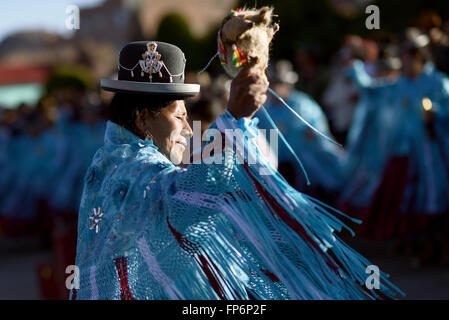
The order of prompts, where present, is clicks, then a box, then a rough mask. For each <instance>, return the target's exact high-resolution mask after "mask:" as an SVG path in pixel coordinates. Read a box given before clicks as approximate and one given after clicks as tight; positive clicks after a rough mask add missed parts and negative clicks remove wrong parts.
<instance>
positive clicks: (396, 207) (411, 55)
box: [0, 21, 449, 297]
mask: <svg viewBox="0 0 449 320" xmlns="http://www.w3.org/2000/svg"><path fill="white" fill-rule="evenodd" d="M206 59H207V57H205V60H206ZM267 73H268V77H269V81H270V87H271V88H272V89H273V90H274V91H275V92H276V93H277V94H278V95H279V97H280V98H281V99H282V100H284V101H285V102H286V104H288V105H289V106H290V107H291V108H293V109H294V110H295V111H296V113H298V114H299V115H300V116H301V117H302V118H303V120H305V121H302V120H301V119H299V118H298V117H297V116H295V115H294V114H293V113H292V112H291V111H290V110H289V109H288V108H287V107H285V105H284V104H283V102H282V101H281V99H279V97H276V96H274V95H272V94H270V93H269V94H268V101H267V103H266V104H265V105H264V110H260V111H259V112H258V113H257V115H256V116H257V117H258V118H259V128H260V129H268V130H269V129H273V123H272V121H273V122H274V123H275V124H276V126H277V129H278V130H279V132H280V133H281V134H282V137H283V138H285V140H286V141H288V143H289V145H290V146H291V148H292V150H290V149H289V148H288V147H287V145H286V144H285V143H283V142H282V141H281V139H279V144H278V154H277V155H278V156H277V158H276V157H275V158H276V162H275V164H274V165H275V166H277V167H278V170H279V171H280V172H281V173H282V174H283V176H284V177H285V179H286V180H287V181H288V182H289V183H290V184H291V185H293V186H294V187H295V188H297V189H299V190H301V191H303V192H305V193H308V194H311V195H313V196H315V197H316V198H317V199H319V200H321V201H324V202H325V203H328V204H330V205H333V206H335V207H337V208H338V209H341V210H342V211H344V212H346V213H347V214H349V215H350V216H353V217H356V218H360V219H361V220H363V223H362V224H361V225H356V224H354V225H351V227H353V228H354V229H355V231H356V233H358V234H359V235H360V236H362V237H367V238H371V239H376V240H392V241H394V242H393V244H394V246H392V250H393V251H394V252H395V253H396V254H405V255H407V256H408V257H410V258H411V261H412V262H413V263H414V264H415V265H419V266H423V265H427V264H443V265H448V264H449V237H448V234H449V218H448V215H449V80H448V76H447V74H449V22H448V21H446V22H444V21H440V22H439V23H438V24H437V26H435V25H431V26H430V27H426V26H424V27H421V28H409V29H407V30H406V31H405V32H404V33H402V34H398V35H393V36H389V37H387V38H386V39H383V40H382V41H373V40H368V39H363V38H361V37H360V36H356V35H348V36H347V37H346V39H345V41H344V42H343V43H342V45H341V48H340V50H339V51H338V52H335V54H334V56H333V57H332V58H331V59H330V60H328V61H324V62H323V61H322V60H321V61H320V59H319V58H318V57H317V56H315V55H314V52H313V50H308V49H304V48H301V49H298V51H297V53H296V54H295V56H294V59H292V61H287V60H279V61H273V62H272V63H271V65H270V66H269V69H268V71H267ZM186 82H198V83H200V84H201V95H200V96H198V97H195V98H192V99H190V100H188V101H187V106H188V111H189V118H190V121H193V120H200V121H201V129H202V131H204V130H205V129H207V127H208V126H209V124H210V123H212V122H213V121H214V120H215V118H216V117H217V116H218V115H220V114H221V113H223V112H224V110H225V107H226V103H227V98H228V95H229V88H230V80H229V78H228V77H227V76H225V75H223V74H221V75H214V76H211V75H210V74H208V73H207V72H204V73H202V74H201V75H197V74H195V73H190V74H188V75H187V77H186ZM265 111H266V112H265ZM267 114H268V115H269V117H267ZM106 119H107V101H105V100H104V99H101V98H100V95H99V90H96V91H95V90H90V91H89V90H85V89H79V88H64V89H59V90H57V91H55V92H52V93H51V94H47V95H45V97H43V98H42V99H41V100H40V101H39V103H38V104H37V105H36V106H28V105H24V104H23V105H20V106H19V107H18V108H16V109H6V108H2V109H0V148H1V151H0V167H1V172H2V174H1V176H0V189H1V194H2V197H1V198H0V236H4V237H6V236H17V235H23V234H28V235H30V234H33V235H37V236H38V237H39V239H40V240H41V241H42V245H44V246H51V247H52V248H53V250H54V251H55V252H59V255H60V257H59V258H56V260H57V261H58V262H56V265H57V266H56V267H54V268H55V270H56V269H57V268H59V269H60V270H59V272H60V273H61V274H63V271H61V270H63V269H61V268H62V267H63V266H67V265H69V264H73V259H74V255H73V254H74V248H75V246H76V243H75V242H76V216H77V210H78V206H79V201H80V195H81V192H82V190H81V188H82V186H83V179H84V174H85V170H86V168H87V167H88V166H89V164H90V162H91V160H92V157H93V155H94V153H95V151H96V150H97V149H98V148H99V147H100V146H101V145H102V143H103V133H104V128H105V122H106ZM306 122H307V123H306ZM312 127H313V128H316V129H317V130H318V131H319V132H321V133H322V134H324V135H326V136H327V137H329V138H330V139H332V140H334V141H336V142H338V143H341V144H342V145H343V147H341V146H338V143H336V142H335V143H334V142H332V141H330V139H326V138H325V137H323V136H321V135H320V134H318V133H316V132H315V131H314V129H313V128H312ZM292 151H293V152H292ZM273 152H274V151H273ZM298 160H299V161H298ZM303 168H304V170H303ZM308 180H309V181H310V185H308V184H307V181H308ZM67 248H69V249H67ZM61 252H65V253H61ZM58 259H59V260H58ZM42 277H43V276H42ZM44 280H45V279H44ZM44 280H42V281H44ZM55 281H56V280H55ZM43 283H44V284H43V286H44V287H45V281H44V282H43ZM49 290H50V289H49ZM55 296H58V294H57V293H54V294H53V295H52V293H48V292H47V293H46V297H55Z"/></svg>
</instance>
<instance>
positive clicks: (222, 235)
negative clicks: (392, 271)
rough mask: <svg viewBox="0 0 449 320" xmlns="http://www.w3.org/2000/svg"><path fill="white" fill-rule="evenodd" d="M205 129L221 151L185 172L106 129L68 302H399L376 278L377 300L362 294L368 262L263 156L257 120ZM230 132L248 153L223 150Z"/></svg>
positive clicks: (372, 292) (90, 179)
mask: <svg viewBox="0 0 449 320" xmlns="http://www.w3.org/2000/svg"><path fill="white" fill-rule="evenodd" d="M211 128H212V129H218V130H219V131H218V130H217V131H216V132H217V134H216V135H215V139H217V140H214V143H215V141H217V142H218V141H220V142H222V139H223V140H225V141H228V143H227V144H226V143H225V144H224V145H223V144H218V145H221V146H222V147H223V146H224V147H223V149H220V148H219V147H217V148H215V147H214V149H213V150H214V152H211V150H210V149H209V151H208V153H207V154H210V156H209V157H208V156H207V154H206V156H205V157H204V156H203V161H202V162H201V163H199V164H195V163H192V164H190V165H189V166H188V167H187V168H186V169H181V168H179V167H176V166H174V165H173V164H172V163H171V162H170V161H169V160H168V159H167V158H166V157H165V156H163V155H162V154H161V153H160V152H159V151H158V149H157V147H156V146H154V145H153V143H152V142H151V140H146V141H144V140H141V139H140V138H138V137H137V136H135V135H134V134H133V133H131V132H130V131H128V130H126V129H124V128H122V127H120V126H118V125H117V124H115V123H113V122H108V123H107V128H106V133H105V139H104V146H103V147H102V148H100V149H99V150H98V151H97V153H96V154H95V156H94V159H93V161H92V164H91V166H90V168H89V169H88V171H87V174H86V178H85V187H84V192H83V196H82V200H81V205H80V212H79V219H78V243H77V257H76V265H77V266H78V267H79V271H80V274H79V278H78V280H79V287H78V286H77V284H76V281H75V282H74V285H75V288H74V289H72V290H71V298H72V299H75V298H76V299H365V298H379V297H386V296H390V297H391V296H394V295H395V294H396V292H397V291H396V289H395V288H394V286H392V285H391V284H390V283H389V282H388V281H387V280H386V279H385V277H384V275H383V274H382V275H381V280H380V281H381V282H380V283H381V285H380V290H377V289H367V288H366V287H365V281H366V278H367V274H366V273H365V269H366V267H367V266H368V265H370V264H371V263H370V262H369V261H367V260H366V259H364V258H363V257H361V256H360V255H359V254H357V253H356V252H355V251H353V250H352V249H350V248H349V247H348V246H347V245H346V244H344V243H343V242H342V241H341V240H340V239H339V238H338V237H337V235H336V234H335V233H334V231H335V230H340V229H341V228H342V227H343V226H344V225H343V224H342V223H341V222H340V221H339V220H337V219H336V218H335V217H334V216H333V215H332V214H331V213H330V212H329V211H328V210H332V209H331V208H329V207H328V206H326V205H325V204H322V203H320V202H319V201H318V200H315V199H313V198H310V197H308V196H306V195H305V194H302V193H299V192H298V191H296V190H295V189H293V188H292V187H290V186H289V185H288V184H287V183H286V181H285V180H284V179H283V178H282V177H281V176H280V175H279V174H278V173H277V172H276V171H274V170H273V169H272V168H271V167H270V166H269V164H267V163H266V162H265V160H264V159H263V158H262V157H260V154H259V153H258V151H257V148H256V147H255V146H254V145H253V142H254V140H253V138H254V137H255V136H256V135H257V131H256V130H255V122H254V120H248V119H246V118H242V119H240V120H239V121H236V120H235V119H234V118H233V117H232V116H231V115H230V114H229V113H228V112H226V113H225V114H224V115H222V116H220V117H219V118H217V120H216V121H215V122H214V123H213V124H212V126H211ZM237 128H238V129H241V130H242V131H243V132H244V133H245V135H246V136H248V137H249V140H248V141H249V142H248V143H247V144H246V145H245V146H243V145H241V141H242V140H239V139H236V140H235V141H234V144H232V143H229V141H232V140H228V139H231V137H230V136H229V131H226V129H237ZM220 132H221V133H220ZM214 143H211V144H209V145H207V146H206V147H205V149H204V150H203V155H204V153H206V150H208V149H207V148H208V147H211V146H212V145H213V144H214ZM244 149H245V150H244ZM220 150H221V151H220ZM242 150H244V151H242ZM238 159H240V162H239V160H238ZM241 159H244V161H241ZM254 160H257V161H254ZM261 172H264V174H261ZM267 173H270V174H267Z"/></svg>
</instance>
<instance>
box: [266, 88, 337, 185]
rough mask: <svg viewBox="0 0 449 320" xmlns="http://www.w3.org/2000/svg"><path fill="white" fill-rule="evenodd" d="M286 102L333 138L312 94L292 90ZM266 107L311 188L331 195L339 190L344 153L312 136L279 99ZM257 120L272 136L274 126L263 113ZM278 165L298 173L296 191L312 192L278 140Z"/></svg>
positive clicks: (293, 160)
mask: <svg viewBox="0 0 449 320" xmlns="http://www.w3.org/2000/svg"><path fill="white" fill-rule="evenodd" d="M286 103H287V104H288V105H289V106H290V107H292V108H293V109H294V110H295V111H296V112H297V113H298V114H299V115H301V117H303V118H304V119H305V120H306V121H307V122H308V123H310V124H311V125H312V126H314V127H315V128H316V129H318V130H319V131H320V132H322V133H323V134H325V135H327V136H330V135H331V133H330V130H329V125H328V122H327V119H326V116H325V114H324V112H323V111H322V109H321V107H320V106H319V105H318V104H317V103H316V102H315V100H313V99H312V98H311V97H310V96H309V95H307V94H306V93H304V92H300V91H296V90H293V91H292V92H291V93H290V95H289V96H288V98H287V99H286ZM264 107H265V109H266V111H267V112H268V114H269V115H270V117H271V118H272V119H273V121H274V123H275V124H276V126H277V127H278V129H279V131H280V132H281V133H282V134H283V135H284V137H285V139H286V140H287V142H288V143H289V145H290V146H291V147H292V148H293V150H294V151H295V153H296V155H297V156H298V158H299V159H300V160H301V162H302V164H303V166H304V168H305V170H306V172H307V174H308V176H309V180H310V183H311V187H312V188H313V187H319V188H321V189H322V190H325V191H328V192H331V193H333V192H336V191H337V190H339V188H340V186H341V184H342V182H343V179H342V175H341V166H342V161H343V155H344V152H343V150H342V149H340V148H339V147H338V146H336V145H334V144H332V143H330V142H329V141H327V140H325V139H323V138H322V137H320V136H318V135H316V134H315V133H313V131H312V130H311V129H310V128H309V127H307V125H306V124H304V123H303V122H302V121H300V120H299V119H298V118H296V117H295V116H294V115H293V114H292V113H291V111H290V110H288V109H287V108H286V107H284V106H283V105H282V104H281V103H280V102H278V101H277V100H273V99H271V100H270V101H269V102H268V103H267V104H265V105H264ZM257 117H258V118H259V120H260V122H259V128H261V129H265V130H266V132H267V134H266V135H267V137H269V130H270V129H272V127H271V126H270V124H269V122H268V121H267V119H266V117H265V116H264V114H263V113H262V111H258V112H257ZM278 162H279V163H282V162H288V163H290V164H292V165H293V167H294V171H295V173H296V178H295V185H294V186H295V187H296V188H297V189H299V190H310V189H305V185H306V179H305V176H304V174H303V172H302V171H301V168H300V166H299V164H298V162H297V161H296V160H295V158H294V156H293V155H292V153H291V152H290V151H289V150H288V149H287V148H286V146H285V144H284V143H283V142H282V141H280V140H279V141H278Z"/></svg>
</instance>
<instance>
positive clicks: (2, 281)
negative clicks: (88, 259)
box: [0, 0, 449, 299]
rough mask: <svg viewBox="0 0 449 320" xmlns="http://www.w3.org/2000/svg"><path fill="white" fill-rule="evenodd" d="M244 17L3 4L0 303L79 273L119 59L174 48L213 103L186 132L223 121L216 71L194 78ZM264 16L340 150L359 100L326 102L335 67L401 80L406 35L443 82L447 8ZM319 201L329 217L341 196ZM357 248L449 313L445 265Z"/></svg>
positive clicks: (181, 0)
mask: <svg viewBox="0 0 449 320" xmlns="http://www.w3.org/2000/svg"><path fill="white" fill-rule="evenodd" d="M73 4H74V5H77V6H79V8H80V29H79V30H69V29H67V27H66V20H67V17H68V15H67V13H66V8H67V7H68V6H69V5H73ZM245 4H246V5H248V6H253V5H254V4H255V1H238V0H73V1H68V0H45V1H34V0H15V1H3V2H2V4H1V5H0V6H1V10H0V125H1V127H0V153H1V154H0V168H1V170H2V171H1V172H2V173H1V180H0V194H1V195H0V222H1V223H0V261H1V265H0V299H66V298H67V297H68V290H67V289H65V287H64V281H65V277H66V275H65V273H64V272H65V267H66V266H67V265H70V264H74V250H75V246H76V212H77V207H78V203H79V197H80V194H81V191H82V184H83V177H84V172H85V170H86V168H87V166H88V165H89V164H90V160H91V157H92V156H93V154H94V152H95V150H96V149H97V148H98V147H100V146H101V144H102V139H103V130H104V123H105V119H106V116H105V114H106V106H107V103H108V101H109V99H110V98H111V95H110V94H108V93H105V92H101V90H100V89H99V80H100V79H101V78H108V77H114V76H115V74H116V72H117V56H118V52H119V50H120V48H121V47H123V45H125V44H126V43H127V42H130V41H136V40H160V41H165V42H170V43H174V44H176V45H178V46H179V47H180V48H182V49H183V51H184V52H185V54H186V57H187V67H186V68H187V72H188V75H187V80H189V81H192V82H199V83H200V84H201V85H202V91H203V92H204V93H203V95H205V96H207V95H208V94H210V95H214V96H215V97H216V101H215V102H216V103H215V104H214V105H213V106H211V105H208V108H209V110H208V113H207V112H206V113H207V114H206V113H205V112H204V110H201V109H200V108H199V106H200V105H201V104H196V105H195V104H194V103H192V104H191V108H190V110H189V111H190V112H191V114H192V118H193V119H199V120H204V121H206V122H211V121H212V120H213V119H214V117H215V116H216V115H217V114H220V113H221V112H222V111H223V108H224V105H225V104H224V101H226V92H225V91H226V90H225V88H226V86H229V83H227V81H228V78H227V77H226V76H225V75H224V74H223V72H222V69H221V66H220V63H219V62H218V60H214V61H212V63H211V65H210V67H209V68H208V69H207V72H206V73H204V74H202V75H201V76H197V74H196V72H197V71H199V70H200V69H202V68H203V67H204V66H205V65H206V63H207V62H208V61H209V59H210V58H211V57H212V56H213V55H214V54H215V52H216V34H217V30H218V27H219V25H220V23H221V21H222V19H223V17H225V16H226V15H227V13H228V12H229V10H230V9H232V8H236V7H240V6H243V5H245ZM267 4H268V5H273V6H274V8H275V12H276V14H278V20H279V21H280V31H279V33H278V34H277V35H276V37H275V39H274V42H273V45H272V52H271V53H272V57H273V61H275V60H279V59H287V60H289V61H290V62H291V65H292V68H293V69H294V71H296V72H297V73H298V75H299V81H298V82H297V83H296V85H295V86H296V89H297V90H301V91H303V92H305V93H307V94H309V95H310V96H311V97H313V99H314V100H316V101H317V103H318V104H319V105H320V106H321V107H322V108H323V111H324V113H325V115H326V116H327V119H328V121H329V125H330V130H331V133H332V134H333V136H334V137H335V138H336V139H337V140H338V141H339V142H341V143H342V144H345V141H346V138H347V134H348V131H349V128H350V125H351V119H352V115H353V112H354V109H355V106H356V104H357V101H358V99H359V96H358V94H357V92H353V94H349V91H348V95H347V96H345V97H340V96H338V95H333V94H331V93H330V92H329V91H328V90H327V89H328V88H329V87H330V83H331V82H332V80H333V79H335V78H336V74H337V73H338V70H340V69H341V67H342V64H340V63H342V62H341V61H342V60H341V57H342V56H343V55H345V54H346V55H348V57H349V56H350V57H351V59H352V58H358V59H361V60H363V61H364V62H365V64H366V65H367V66H368V67H367V68H369V66H370V65H374V64H375V63H377V62H379V61H380V62H385V61H387V62H388V63H390V64H389V65H388V66H389V67H388V68H384V69H382V71H384V72H385V74H382V75H387V76H392V77H394V76H397V73H398V70H399V67H398V66H396V65H395V61H396V60H395V59H389V58H391V56H389V51H388V50H389V49H388V48H390V46H391V45H395V44H397V43H398V41H399V34H400V33H401V32H403V31H404V30H405V29H406V28H407V27H410V26H414V27H417V28H419V29H420V30H422V31H423V32H425V33H426V34H428V35H429V36H430V37H431V41H432V45H433V49H434V52H433V53H434V56H435V58H437V59H436V61H435V63H436V67H437V68H438V69H439V70H440V71H442V72H445V73H448V72H449V54H448V53H449V51H448V48H449V41H448V40H447V39H448V34H449V20H448V19H449V2H448V1H418V0H411V1H407V2H404V1H394V0H378V1H370V0H313V1H309V0H307V1H306V0H295V1H265V0H259V1H257V5H258V6H262V5H267ZM369 4H376V5H377V6H378V7H379V8H380V29H379V30H368V29H367V28H366V27H365V19H366V17H367V15H366V14H365V8H366V6H367V5H369ZM379 70H380V69H379ZM380 73H381V72H380V71H379V74H377V76H380V75H381V74H380ZM346 88H347V90H350V89H349V88H348V87H346ZM353 89H354V88H353ZM353 89H351V90H353ZM345 92H346V91H345ZM338 99H341V100H338ZM335 101H336V102H339V104H338V103H337V104H335V103H333V102H335ZM217 103H218V104H217ZM423 103H424V102H423ZM426 105H427V107H429V106H430V105H429V102H427V101H426ZM11 141H13V142H11ZM36 159H37V160H36ZM314 192H315V195H316V196H317V197H318V198H321V199H323V200H328V202H330V203H331V204H336V203H337V202H336V198H337V197H338V195H336V194H335V192H327V191H326V190H314ZM354 246H355V247H356V248H357V249H358V250H359V251H360V252H361V253H363V254H364V255H366V256H368V257H369V258H370V259H373V260H374V261H375V262H377V263H378V264H379V265H380V266H382V267H384V268H385V270H384V271H386V272H387V273H391V274H392V278H393V279H394V280H395V281H394V282H395V283H396V284H398V286H399V287H401V288H402V289H403V290H404V291H406V292H407V293H408V298H444V299H449V271H448V266H447V265H443V266H441V265H433V264H432V265H431V266H428V267H425V268H424V267H421V265H419V264H417V263H416V259H414V260H413V259H410V257H409V256H407V255H406V254H402V253H401V254H397V253H396V252H395V251H394V250H393V249H392V244H391V242H388V241H387V242H385V241H383V242H382V241H372V240H363V239H361V240H358V241H355V242H354ZM438 250H440V251H443V250H449V248H447V247H446V248H445V247H444V246H442V247H441V248H440V247H439V249H438ZM413 258H416V257H413Z"/></svg>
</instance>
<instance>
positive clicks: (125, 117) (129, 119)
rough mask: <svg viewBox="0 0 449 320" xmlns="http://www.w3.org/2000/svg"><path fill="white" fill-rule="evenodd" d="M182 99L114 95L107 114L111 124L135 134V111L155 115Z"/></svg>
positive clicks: (131, 94)
mask: <svg viewBox="0 0 449 320" xmlns="http://www.w3.org/2000/svg"><path fill="white" fill-rule="evenodd" d="M182 99H183V97H176V96H170V97H167V96H156V95H146V94H137V93H120V92H119V93H116V94H115V95H114V97H113V98H112V101H111V103H110V104H109V107H108V110H107V113H108V118H109V120H111V121H112V122H115V123H116V124H118V125H120V126H122V127H124V128H126V129H128V130H130V131H132V132H135V120H136V113H137V111H142V110H144V109H147V110H148V111H150V113H151V114H152V115H157V114H158V113H159V112H160V111H161V110H162V109H163V108H165V107H167V106H168V105H170V104H171V103H172V102H174V101H176V100H182Z"/></svg>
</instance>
